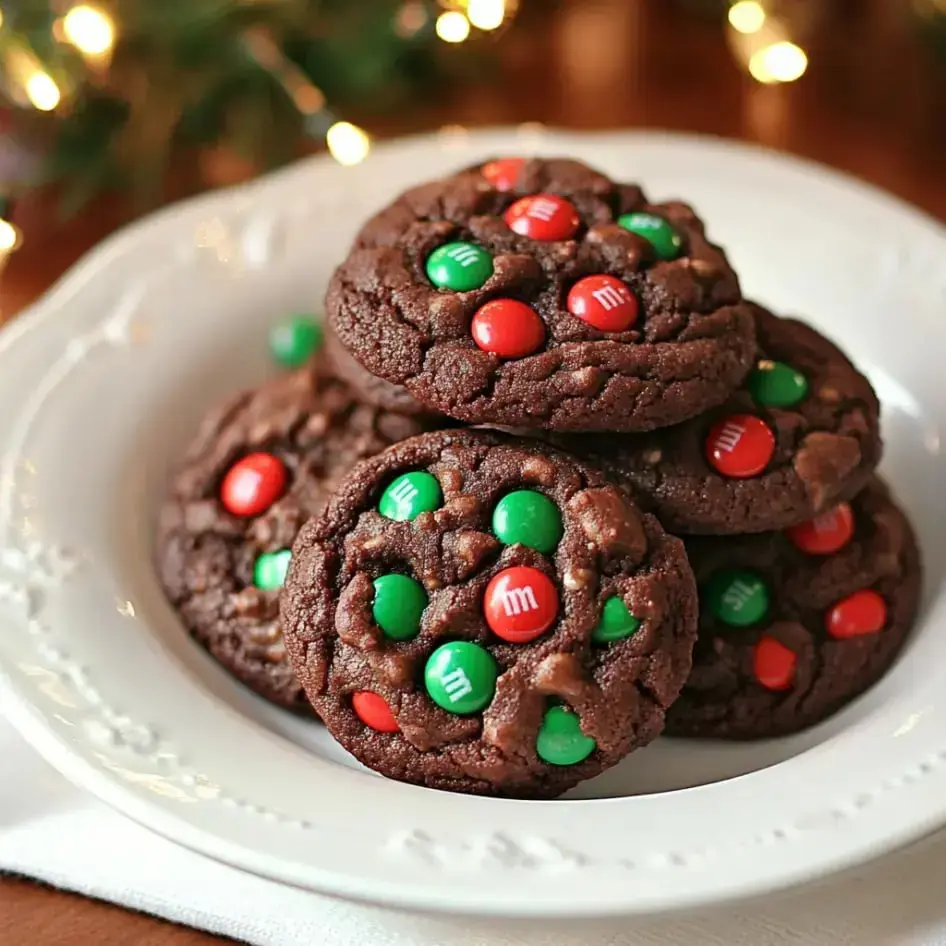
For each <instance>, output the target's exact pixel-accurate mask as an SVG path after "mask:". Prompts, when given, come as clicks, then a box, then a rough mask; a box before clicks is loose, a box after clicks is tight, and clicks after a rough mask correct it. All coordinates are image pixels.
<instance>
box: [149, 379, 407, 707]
mask: <svg viewBox="0 0 946 946" xmlns="http://www.w3.org/2000/svg"><path fill="white" fill-rule="evenodd" d="M421 429H422V428H421V425H420V424H419V423H418V422H417V421H415V420H412V419H410V418H405V417H401V416H399V415H396V414H391V413H388V412H385V411H381V410H378V409H375V408H371V407H366V406H363V405H361V404H359V403H358V402H357V401H356V400H355V398H354V395H353V393H352V392H351V390H350V389H349V388H347V387H346V386H345V385H344V384H343V383H342V382H340V381H337V380H335V379H334V378H332V377H330V376H328V374H327V373H326V374H325V375H324V376H322V374H320V373H319V372H313V371H312V370H309V369H303V370H300V371H297V372H294V373H291V374H285V375H281V376H280V377H277V378H275V379H274V380H272V381H269V382H267V383H266V384H263V385H262V386H260V387H258V388H254V389H251V390H248V391H244V392H242V393H240V394H238V395H236V396H235V397H232V398H229V399H228V400H227V401H226V402H225V403H224V404H222V405H220V406H219V407H218V408H216V409H215V410H214V411H212V412H211V413H210V414H209V415H208V416H207V418H206V419H205V420H204V422H203V424H202V426H201V428H200V431H199V433H198V434H197V437H196V439H195V440H194V442H193V443H192V445H191V447H190V449H189V450H188V452H187V454H186V457H185V459H184V461H183V463H182V464H181V466H180V468H179V469H178V470H177V472H176V473H175V476H174V478H173V481H172V483H171V484H170V488H169V493H168V496H167V498H166V500H165V502H164V505H163V507H162V509H161V514H160V522H159V533H158V543H157V564H158V570H159V574H160V577H161V580H162V583H163V585H164V588H165V591H166V592H167V595H168V597H169V599H170V601H171V603H172V604H173V605H174V607H175V608H176V610H177V611H178V613H179V614H180V616H181V618H182V620H183V621H184V624H185V625H186V626H187V628H188V630H190V632H191V633H192V634H193V635H194V637H195V638H196V639H197V640H198V641H199V642H200V643H201V644H203V645H204V646H205V647H206V648H207V649H208V650H209V651H210V652H211V654H213V656H214V657H215V658H216V659H217V660H218V661H219V662H220V663H221V664H223V666H224V667H226V668H227V669H228V670H229V671H230V672H231V673H232V674H233V675H234V676H236V677H237V678H238V679H240V680H241V681H243V683H245V684H246V685H247V686H249V687H251V688H252V689H253V690H256V691H257V692H258V693H260V694H262V695H263V696H265V697H266V698H267V699H269V700H271V701H273V702H274V703H279V704H281V705H283V706H288V707H292V708H294V709H298V710H307V709H308V702H307V700H306V699H305V695H304V693H303V692H302V688H301V687H300V686H299V685H298V684H297V683H296V681H295V678H294V677H293V675H292V670H291V668H290V666H289V662H288V660H287V659H286V656H285V646H284V644H283V640H282V631H281V628H280V624H279V619H278V617H279V615H278V610H279V606H278V600H277V599H278V592H279V588H280V586H281V584H282V579H283V576H284V575H285V571H286V568H287V567H288V563H289V555H290V553H289V549H290V548H291V546H292V542H293V540H294V539H295V537H296V533H297V532H298V531H299V528H300V527H301V525H302V524H303V523H304V522H305V521H306V520H307V519H308V518H309V517H310V516H311V515H313V514H314V513H316V512H318V511H319V510H320V509H321V508H322V506H323V504H324V503H325V501H326V500H327V499H328V497H329V495H330V494H331V492H332V489H333V488H334V484H335V482H336V481H337V480H338V478H339V477H340V476H342V475H343V474H345V473H347V472H348V471H349V469H351V467H352V465H353V464H354V463H355V461H357V460H360V459H361V458H363V457H366V456H370V455H371V454H374V453H377V452H378V451H379V450H382V449H383V448H384V447H386V446H388V445H389V444H391V443H394V442H395V441H398V440H402V439H404V438H406V437H410V436H412V435H414V434H416V433H418V432H419V431H420V430H421Z"/></svg>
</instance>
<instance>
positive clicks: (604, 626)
mask: <svg viewBox="0 0 946 946" xmlns="http://www.w3.org/2000/svg"><path fill="white" fill-rule="evenodd" d="M640 626H641V622H640V620H639V619H638V618H636V617H634V615H633V614H631V612H630V611H629V610H628V607H627V605H626V604H625V603H624V599H623V598H619V597H618V596H617V595H615V596H614V597H613V598H608V600H607V601H605V603H604V607H603V608H602V609H601V620H600V621H598V624H597V626H596V627H595V629H594V631H592V633H591V639H592V640H593V641H594V642H595V643H596V644H610V643H611V642H612V641H620V640H623V639H624V638H625V637H630V636H631V635H632V634H633V633H635V632H636V631H637V629H638V628H639V627H640Z"/></svg>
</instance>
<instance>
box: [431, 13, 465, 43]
mask: <svg viewBox="0 0 946 946" xmlns="http://www.w3.org/2000/svg"><path fill="white" fill-rule="evenodd" d="M436 30H437V35H438V36H439V37H440V38H441V39H442V40H443V41H444V42H445V43H462V42H463V41H464V40H465V39H466V38H467V37H468V36H469V35H470V21H469V20H468V19H467V18H466V14H464V13H461V12H460V11H459V10H445V11H444V12H443V13H441V14H440V16H438V17H437V23H436Z"/></svg>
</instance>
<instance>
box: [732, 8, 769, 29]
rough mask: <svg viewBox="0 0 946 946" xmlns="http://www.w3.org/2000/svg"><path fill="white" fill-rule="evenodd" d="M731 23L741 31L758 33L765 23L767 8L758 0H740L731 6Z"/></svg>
mask: <svg viewBox="0 0 946 946" xmlns="http://www.w3.org/2000/svg"><path fill="white" fill-rule="evenodd" d="M729 25H730V26H731V27H732V28H733V29H734V30H737V31H738V32H740V33H758V32H759V30H761V29H762V27H763V26H764V25H765V9H764V7H763V6H762V4H761V3H759V2H758V0H739V2H738V3H734V4H733V5H732V6H731V7H730V8H729Z"/></svg>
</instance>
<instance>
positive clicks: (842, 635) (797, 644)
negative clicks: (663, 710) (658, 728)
mask: <svg viewBox="0 0 946 946" xmlns="http://www.w3.org/2000/svg"><path fill="white" fill-rule="evenodd" d="M687 552H688V553H689V555H690V561H691V563H692V565H693V569H694V571H695V572H696V577H697V581H698V583H699V586H700V604H701V609H700V638H699V641H698V643H697V646H696V650H695V652H694V655H693V672H692V673H691V675H690V679H689V680H688V681H687V683H686V686H685V687H684V688H683V693H682V694H681V695H680V699H679V700H677V702H676V703H675V704H674V705H673V706H672V707H671V709H670V712H669V713H668V715H667V732H668V733H671V734H674V735H679V736H717V737H720V738H724V739H758V738H763V737H767V736H779V735H784V734H786V733H791V732H795V731H796V730H799V729H804V728H805V727H807V726H811V725H812V724H814V723H817V722H819V721H821V720H822V719H824V718H825V717H827V716H829V715H830V714H831V713H834V712H835V711H836V710H838V709H840V708H841V707H842V706H844V704H845V703H848V702H850V701H851V700H852V699H854V697H855V696H857V695H858V694H859V693H861V692H862V691H863V690H865V689H867V687H869V686H870V685H871V684H872V683H874V682H875V681H876V680H877V679H878V678H879V677H880V676H881V675H882V674H883V673H884V671H886V670H887V668H888V667H889V666H890V665H891V663H893V660H894V658H895V657H896V655H897V652H898V651H899V649H900V646H901V644H902V643H903V641H904V639H905V638H906V636H907V633H908V632H909V630H910V627H911V625H912V623H913V619H914V617H915V614H916V610H917V605H918V601H919V595H920V575H921V569H920V558H919V553H918V550H917V546H916V541H915V539H914V536H913V532H912V530H911V528H910V524H909V523H908V522H907V520H906V518H905V516H904V515H903V513H902V512H901V511H900V510H899V509H898V508H897V507H896V506H895V505H894V503H893V501H892V500H891V498H890V495H889V493H888V491H887V489H886V487H884V486H883V485H882V484H881V483H880V482H879V481H878V480H874V481H873V482H872V483H871V484H870V485H869V486H868V487H867V488H866V489H865V490H864V491H863V492H862V493H860V494H859V495H858V496H857V497H856V498H855V499H854V500H853V501H852V502H851V503H850V504H848V503H841V504H839V505H838V506H835V507H834V508H833V509H832V510H830V511H829V512H827V513H824V514H823V515H821V516H820V517H819V518H818V519H816V520H814V521H813V522H810V523H806V524H804V525H802V526H797V527H795V528H793V529H790V530H788V531H787V532H771V533H766V534H761V535H752V536H732V537H726V538H710V537H701V538H694V539H690V540H688V541H687Z"/></svg>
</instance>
